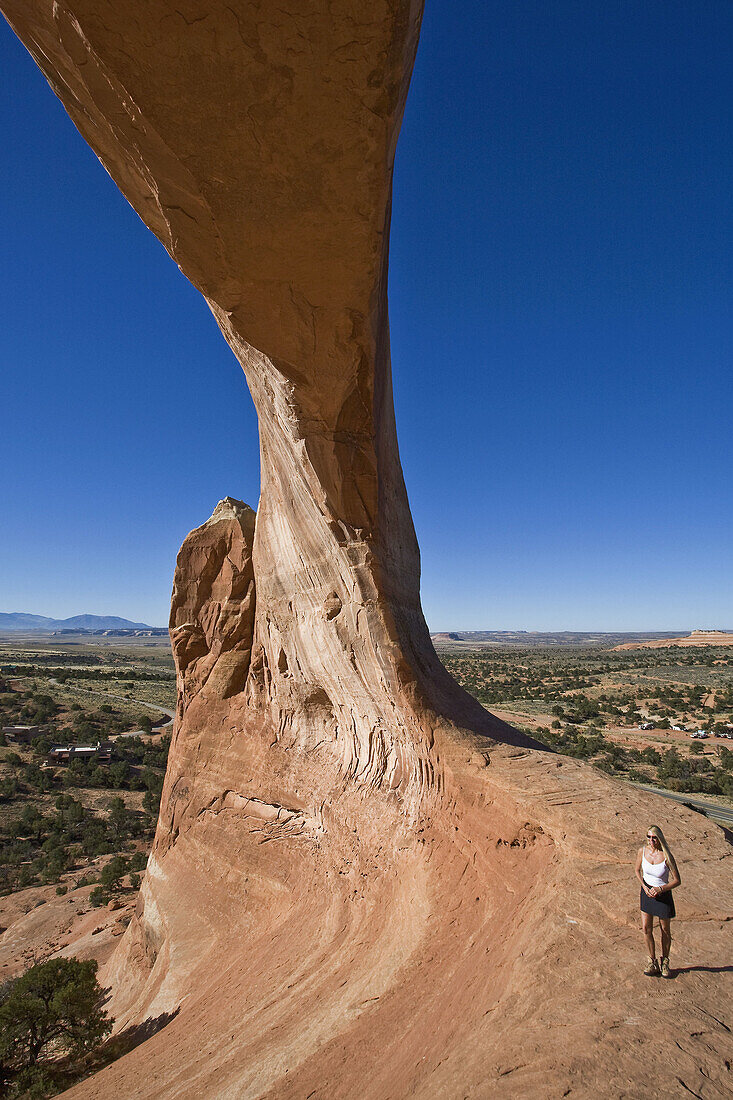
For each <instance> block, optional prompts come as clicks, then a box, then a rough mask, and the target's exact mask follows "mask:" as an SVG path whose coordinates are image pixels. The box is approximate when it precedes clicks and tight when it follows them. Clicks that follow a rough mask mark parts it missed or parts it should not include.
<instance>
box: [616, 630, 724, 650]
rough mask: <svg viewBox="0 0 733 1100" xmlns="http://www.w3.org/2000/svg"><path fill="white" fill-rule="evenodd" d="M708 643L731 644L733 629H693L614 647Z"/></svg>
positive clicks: (653, 646)
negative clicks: (668, 636)
mask: <svg viewBox="0 0 733 1100" xmlns="http://www.w3.org/2000/svg"><path fill="white" fill-rule="evenodd" d="M708 645H733V631H730V630H693V631H692V633H691V634H687V635H685V636H683V637H676V638H657V639H655V640H652V641H648V642H625V643H624V644H623V645H617V646H614V649H669V648H670V647H671V646H680V647H681V648H682V647H684V648H685V649H691V648H693V647H700V646H708Z"/></svg>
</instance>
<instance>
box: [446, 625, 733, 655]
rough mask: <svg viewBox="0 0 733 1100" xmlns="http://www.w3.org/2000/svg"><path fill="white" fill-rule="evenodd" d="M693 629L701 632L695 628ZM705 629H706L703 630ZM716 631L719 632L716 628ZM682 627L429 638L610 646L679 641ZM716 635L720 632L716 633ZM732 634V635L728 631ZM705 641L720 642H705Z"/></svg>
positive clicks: (469, 644) (449, 643)
mask: <svg viewBox="0 0 733 1100" xmlns="http://www.w3.org/2000/svg"><path fill="white" fill-rule="evenodd" d="M694 633H701V632H699V631H695V632H694ZM702 633H705V632H704V631H703V632H702ZM713 633H716V632H715V631H713ZM683 634H684V631H682V630H666V631H630V630H627V631H613V632H604V631H599V630H596V631H581V630H559V631H542V630H460V631H455V630H453V631H450V632H448V631H441V632H439V633H437V634H431V635H430V638H431V640H432V642H433V645H434V646H435V647H436V648H437V649H447V648H454V649H463V650H466V649H481V648H484V647H486V646H507V645H509V646H510V645H518V646H530V645H543V646H573V645H582V646H607V647H609V648H615V649H618V648H623V647H624V646H630V647H636V646H639V645H642V644H647V643H650V644H662V645H664V644H667V643H669V644H671V645H676V644H677V642H678V641H679V638H680V636H681V635H683ZM716 636H717V634H716ZM729 637H731V638H733V635H729ZM704 644H707V645H714V644H720V643H716V642H706V643H704Z"/></svg>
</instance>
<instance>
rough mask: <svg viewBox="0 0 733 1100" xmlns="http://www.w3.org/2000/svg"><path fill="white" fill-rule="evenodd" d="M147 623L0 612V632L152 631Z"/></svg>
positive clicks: (115, 618)
mask: <svg viewBox="0 0 733 1100" xmlns="http://www.w3.org/2000/svg"><path fill="white" fill-rule="evenodd" d="M154 629H156V628H155V627H152V626H148V624H147V623H133V622H130V620H129V619H121V618H120V617H119V616H118V615H72V616H71V617H70V618H68V619H49V618H48V616H47V615H28V614H26V613H25V612H24V611H13V612H7V611H0V632H5V633H8V632H10V631H19V632H22V633H24V634H28V633H35V632H38V633H39V634H40V633H43V634H48V633H50V632H51V631H52V630H82V631H88V630H154Z"/></svg>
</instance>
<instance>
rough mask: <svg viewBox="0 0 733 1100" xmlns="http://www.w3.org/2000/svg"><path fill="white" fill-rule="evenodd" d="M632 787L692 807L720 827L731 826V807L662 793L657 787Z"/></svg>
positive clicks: (695, 798)
mask: <svg viewBox="0 0 733 1100" xmlns="http://www.w3.org/2000/svg"><path fill="white" fill-rule="evenodd" d="M633 785H634V786H635V787H638V788H639V790H642V791H651V792H652V794H660V795H661V796H662V798H671V799H672V801H673V802H681V803H683V805H685V806H692V807H693V808H694V809H696V810H699V811H700V812H701V813H704V814H705V816H706V817H710V818H712V819H713V820H715V821H719V822H720V823H721V825H732V826H733V807H728V806H718V805H716V803H715V802H701V801H700V799H699V798H697V796H696V795H694V794H678V793H677V791H662V790H660V789H659V787H647V786H646V785H645V784H644V783H634V784H633Z"/></svg>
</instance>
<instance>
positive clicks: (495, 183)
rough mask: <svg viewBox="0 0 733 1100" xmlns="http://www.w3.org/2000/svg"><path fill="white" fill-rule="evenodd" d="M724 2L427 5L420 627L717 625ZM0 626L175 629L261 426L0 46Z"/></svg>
mask: <svg viewBox="0 0 733 1100" xmlns="http://www.w3.org/2000/svg"><path fill="white" fill-rule="evenodd" d="M732 40H733V4H731V3H730V0H705V2H704V3H691V2H690V0H666V2H665V3H663V4H662V3H656V2H654V3H652V2H649V3H639V2H638V0H577V2H573V3H570V2H566V0H553V2H551V3H548V2H547V0H504V2H502V3H498V2H492V0H488V2H487V0H482V2H478V0H474V2H466V3H463V4H459V5H456V4H455V3H453V2H452V0H428V2H427V5H426V14H425V21H424V26H423V34H422V39H421V44H420V49H419V52H418V60H417V65H416V69H415V75H414V79H413V83H412V88H411V91H410V97H409V101H408V106H407V112H406V117H405V123H404V127H403V131H402V136H401V138H400V145H399V150H398V163H397V172H396V181H395V202H394V215H393V224H392V250H391V266H390V305H391V326H392V341H393V364H394V376H395V400H396V405H397V424H398V431H399V436H400V447H401V453H402V461H403V465H404V469H405V476H406V479H407V486H408V491H409V494H410V499H411V503H412V509H413V515H414V517H415V523H416V527H417V531H418V537H419V540H420V544H421V549H422V557H423V584H422V588H423V602H424V606H425V611H426V615H427V618H428V622H429V624H430V626H431V628H432V629H436V630H439V629H451V628H452V629H498V628H506V629H538V630H554V629H577V630H583V629H601V630H602V629H607V630H614V629H638V630H642V629H649V630H654V629H659V630H662V629H676V628H685V627H696V626H703V627H712V626H722V627H728V628H733V595H732V591H731V583H730V579H731V575H732V572H733V570H732V568H731V567H732V565H733V561H732V558H733V552H732V547H733V516H732V512H731V501H730V497H731V471H732V468H733V415H732V409H733V400H732V399H733V383H732V381H731V377H732V376H731V360H732V354H731V353H732V352H733V339H732V334H733V316H732V312H731V306H732V302H733V298H732V296H731V289H732V287H731V284H732V282H733V259H732V257H733V211H732V208H731V196H732V194H733V186H732V183H733V180H732V179H731V176H732V175H733V142H732V141H731V121H732V119H731V115H732V108H731V105H732V104H733V63H732V61H731V50H730V43H731V41H732ZM0 92H1V96H2V112H1V115H0V147H1V148H2V150H3V164H4V170H3V172H2V175H1V176H0V188H1V189H2V202H1V203H0V219H1V224H0V241H1V242H2V245H1V247H2V252H3V261H4V262H3V263H2V265H1V271H0V281H1V285H0V311H1V313H0V356H1V359H2V368H3V391H2V456H3V462H2V467H3V469H2V479H1V481H0V485H1V487H2V488H1V490H0V496H1V499H0V515H1V516H2V528H3V537H2V540H0V610H4V611H28V612H33V613H36V614H46V615H51V616H58V617H63V616H67V615H72V614H77V613H82V612H91V613H96V614H117V615H123V616H125V617H127V618H131V619H134V620H142V621H147V622H149V623H152V624H155V625H162V624H164V623H165V622H166V621H167V614H168V604H169V598H170V589H171V581H172V576H173V568H174V562H175V555H176V552H177V550H178V547H179V545H180V543H181V541H182V540H183V538H184V537H185V535H186V534H187V532H188V531H189V530H190V529H191V528H192V527H194V526H196V525H197V524H198V523H201V522H202V521H203V520H204V519H206V518H207V517H208V516H209V515H210V513H211V510H212V508H213V506H214V505H215V504H216V502H217V500H219V499H220V498H221V497H223V496H226V495H231V496H236V497H240V498H242V499H244V500H246V501H248V502H249V503H251V504H252V505H256V502H257V497H258V485H259V471H258V454H257V432H256V424H255V419H254V414H253V411H252V408H251V403H250V400H249V397H248V394H247V392H246V388H245V385H244V381H243V376H242V374H241V371H240V369H239V367H238V365H237V364H236V362H235V361H234V359H233V357H232V356H231V354H230V352H229V350H228V348H227V347H226V345H225V343H224V340H223V339H222V338H221V336H220V334H219V332H218V329H217V328H216V326H215V324H214V321H213V319H212V318H211V316H210V314H209V312H208V310H207V308H206V306H205V305H204V303H203V300H202V299H201V298H200V297H199V295H198V294H197V292H196V291H194V290H193V289H192V288H191V286H190V285H189V284H188V283H187V282H186V281H185V280H184V278H183V277H182V276H181V275H180V273H179V272H178V270H177V268H176V267H175V265H174V264H173V262H172V261H171V260H170V259H169V258H168V256H167V255H166V254H165V252H164V250H163V248H162V247H161V246H160V245H159V244H158V242H157V241H156V240H155V239H154V238H153V236H152V234H150V233H149V232H148V230H147V229H145V227H144V226H143V225H142V223H141V222H140V221H139V220H138V218H137V216H136V215H135V214H134V213H133V212H132V210H131V209H130V208H129V207H128V205H127V203H126V202H125V200H124V199H123V198H122V197H121V195H120V194H119V192H118V191H117V189H116V187H115V186H114V185H113V184H112V182H111V181H110V179H109V177H108V176H107V174H106V173H105V172H104V170H103V169H102V167H101V166H100V164H99V163H98V161H97V160H96V158H95V157H94V155H93V154H92V152H91V151H90V150H89V149H88V147H87V146H86V144H85V143H84V141H83V140H82V139H81V137H80V136H79V135H78V134H77V132H76V130H75V129H74V127H73V126H72V124H71V122H70V121H69V120H68V118H67V116H66V114H65V113H64V111H63V110H62V108H61V106H60V104H59V103H58V102H57V100H56V99H55V97H54V96H53V94H52V93H51V91H50V90H49V89H48V87H47V85H46V83H45V81H44V80H43V78H42V76H41V74H40V72H39V71H38V70H37V69H36V68H35V66H34V64H33V63H32V61H31V60H30V57H29V56H28V55H27V54H26V52H25V51H24V49H23V48H22V47H21V45H20V44H19V43H18V42H17V40H16V39H15V38H14V36H13V35H12V33H11V32H10V31H9V30H8V28H7V27H6V26H5V24H4V23H2V25H1V26H0Z"/></svg>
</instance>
